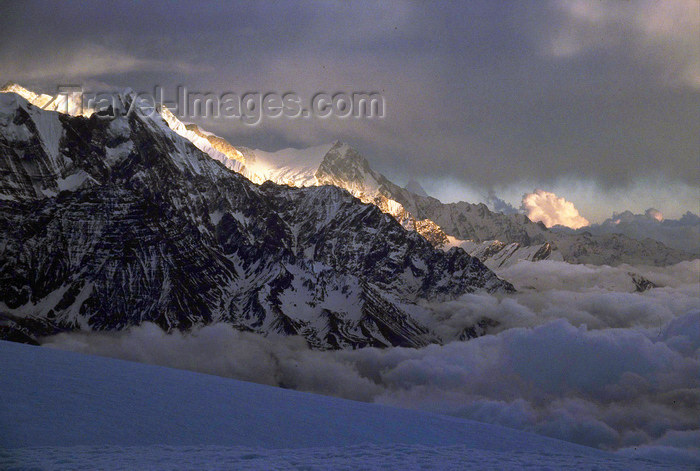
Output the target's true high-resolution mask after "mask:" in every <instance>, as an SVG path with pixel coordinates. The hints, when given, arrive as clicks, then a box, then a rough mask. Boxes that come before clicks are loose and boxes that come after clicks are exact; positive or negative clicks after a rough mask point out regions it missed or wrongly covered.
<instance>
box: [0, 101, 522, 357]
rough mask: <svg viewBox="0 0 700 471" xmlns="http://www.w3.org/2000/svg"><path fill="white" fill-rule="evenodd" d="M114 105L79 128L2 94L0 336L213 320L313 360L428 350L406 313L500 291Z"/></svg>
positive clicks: (388, 232)
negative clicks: (345, 353)
mask: <svg viewBox="0 0 700 471" xmlns="http://www.w3.org/2000/svg"><path fill="white" fill-rule="evenodd" d="M120 100H121V101H120V105H119V106H117V108H118V109H116V110H114V109H113V110H110V113H109V114H110V116H99V115H97V114H93V115H92V116H90V117H83V116H70V115H66V114H61V113H57V112H53V111H45V110H41V109H39V108H37V107H35V106H33V105H31V104H30V103H28V102H27V101H26V100H24V99H23V98H22V97H20V96H18V95H16V94H14V93H0V310H2V311H3V312H4V314H3V317H2V324H1V325H0V328H1V329H0V333H1V334H2V335H4V336H6V337H13V336H14V337H16V338H20V337H21V338H25V337H26V338H27V339H29V340H30V339H31V338H32V337H34V336H39V335H46V334H50V333H53V332H56V331H59V330H74V329H97V330H105V329H123V328H126V327H128V326H130V325H137V324H139V323H141V322H144V321H153V322H156V323H157V324H159V325H160V326H162V327H163V328H165V329H187V328H189V327H191V326H193V325H199V324H205V323H209V322H213V321H225V322H228V323H231V324H232V325H234V326H236V327H237V328H239V329H242V330H250V331H255V332H260V333H263V334H270V333H279V334H283V335H290V334H293V335H297V334H298V335H302V336H304V337H305V338H306V339H307V341H308V342H309V344H311V345H312V346H314V347H316V348H343V347H353V348H354V347H363V346H368V345H373V346H388V345H403V346H413V347H417V346H422V345H425V344H427V343H429V342H434V341H439V339H437V337H436V336H435V335H434V334H432V333H431V332H429V331H428V330H427V329H426V328H425V327H423V326H422V325H420V324H419V323H418V322H416V321H415V320H414V319H413V318H411V316H409V315H408V314H407V313H406V311H405V306H406V304H407V303H412V302H415V301H417V300H419V299H431V300H440V299H449V298H453V297H456V296H459V295H461V294H463V293H467V292H472V291H475V290H478V289H485V290H487V291H490V292H492V291H511V290H512V286H511V285H510V284H509V283H507V282H504V281H502V280H500V279H498V278H497V277H496V275H494V274H493V273H492V272H491V271H490V270H489V269H487V268H486V267H485V266H484V265H483V264H482V263H481V262H479V260H477V259H476V258H472V257H470V256H469V255H468V254H467V253H466V252H464V251H463V250H462V249H458V248H455V249H452V250H450V251H448V252H443V251H441V250H438V249H435V248H434V247H433V246H432V245H431V244H430V243H428V242H427V241H426V240H425V239H424V238H423V237H421V236H420V235H418V234H417V233H415V232H410V231H407V230H405V229H404V228H403V227H401V225H400V224H399V223H398V222H397V221H396V220H394V219H393V218H392V217H390V216H388V215H387V214H385V213H383V212H382V211H380V210H379V209H378V208H377V207H375V206H373V205H368V204H363V203H362V202H361V201H359V200H358V199H356V198H355V197H353V196H352V195H351V194H349V193H348V192H347V191H345V190H342V189H339V188H336V187H333V186H317V187H308V188H292V187H287V186H278V185H276V184H272V183H269V182H268V183H266V184H263V185H262V186H259V185H256V184H254V183H252V182H250V181H249V180H248V179H246V178H245V177H243V176H242V175H240V174H238V173H235V172H233V171H231V170H230V169H228V168H226V167H225V166H224V165H222V164H221V163H220V162H217V161H215V160H213V159H212V158H211V157H210V156H209V155H207V154H205V153H204V152H202V151H200V150H199V149H197V148H196V147H195V146H194V145H193V144H192V142H190V141H189V140H187V139H185V138H183V137H181V136H179V135H178V134H176V133H175V132H173V131H172V130H171V129H170V128H169V127H168V125H167V123H166V122H165V121H164V120H163V119H162V117H161V116H160V115H157V114H156V115H154V116H143V115H141V114H140V113H139V112H134V113H129V114H127V113H125V111H124V110H126V109H128V108H129V105H130V104H131V103H130V100H131V97H130V96H129V95H121V96H120ZM413 308H414V309H415V308H416V306H413Z"/></svg>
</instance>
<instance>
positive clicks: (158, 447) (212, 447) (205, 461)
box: [0, 342, 681, 470]
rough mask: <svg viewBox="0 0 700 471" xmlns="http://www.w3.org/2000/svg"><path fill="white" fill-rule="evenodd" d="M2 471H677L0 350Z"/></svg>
mask: <svg viewBox="0 0 700 471" xmlns="http://www.w3.org/2000/svg"><path fill="white" fill-rule="evenodd" d="M0 362H2V364H3V370H2V381H0V397H2V398H3V406H2V408H0V468H2V469H37V468H38V469H137V468H141V469H399V468H400V469H426V468H430V469H522V468H525V467H536V468H537V469H545V468H548V469H552V468H556V469H629V470H662V469H681V468H679V467H678V466H674V467H671V466H670V465H669V466H667V465H664V464H661V463H657V462H652V461H646V460H639V459H631V458H626V457H622V456H619V455H614V454H610V453H606V452H603V451H600V450H595V449H592V448H587V447H583V446H579V445H574V444H571V443H567V442H562V441H559V440H554V439H550V438H545V437H540V436H537V435H533V434H527V433H524V432H519V431H515V430H510V429H507V428H503V427H499V426H494V425H487V424H482V423H479V422H474V421H469V420H464V419H458V418H453V417H446V416H440V415H434V414H428V413H422V412H417V411H409V410H403V409H396V408H390V407H385V406H379V405H373V404H366V403H359V402H353V401H347V400H342V399H337V398H330V397H324V396H318V395H314V394H308V393H302V392H297V391H291V390H285V389H278V388H272V387H268V386H262V385H256V384H252V383H245V382H241V381H236V380H232V379H227V378H220V377H216V376H208V375H202V374H198V373H192V372H187V371H181V370H173V369H169V368H163V367H157V366H150V365H143V364H137V363H130V362H124V361H119V360H113V359H107V358H100V357H92V356H87V355H81V354H77V353H71V352H64V351H57V350H51V349H48V348H41V347H30V346H27V345H21V344H15V343H11V342H0Z"/></svg>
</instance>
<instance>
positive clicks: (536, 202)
mask: <svg viewBox="0 0 700 471" xmlns="http://www.w3.org/2000/svg"><path fill="white" fill-rule="evenodd" d="M521 209H522V210H523V211H525V214H527V217H529V218H530V219H531V220H532V221H534V222H542V223H543V224H544V225H545V226H547V227H552V226H566V227H570V228H572V229H578V228H579V227H583V226H587V225H589V224H590V223H589V222H588V220H587V219H586V218H584V217H583V216H581V215H580V214H579V212H578V209H576V207H575V206H574V203H572V202H570V201H567V200H566V199H564V198H560V197H558V196H557V195H555V194H554V193H550V192H548V191H544V190H539V189H538V190H535V191H534V192H532V193H527V194H525V195H523V201H522V206H521Z"/></svg>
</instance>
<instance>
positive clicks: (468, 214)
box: [238, 141, 694, 269]
mask: <svg viewBox="0 0 700 471" xmlns="http://www.w3.org/2000/svg"><path fill="white" fill-rule="evenodd" d="M238 150H239V151H240V154H241V155H242V159H241V160H240V162H243V168H241V169H240V170H239V171H240V172H241V173H242V174H243V175H245V176H246V177H248V178H249V179H250V180H252V181H254V182H263V181H266V180H270V181H273V182H275V183H279V184H285V185H292V186H313V185H334V186H337V187H340V188H344V189H346V190H348V191H349V192H350V193H352V194H353V195H354V196H356V197H358V198H359V199H361V200H362V201H364V202H366V203H372V204H374V205H376V206H377V207H379V208H380V209H381V210H382V211H383V212H385V213H387V214H390V215H392V216H393V217H394V218H395V219H396V220H397V221H399V222H400V223H401V224H402V225H403V226H404V227H405V228H406V229H410V230H415V231H417V232H418V233H419V234H421V235H423V236H424V237H425V238H426V239H427V240H428V241H429V242H430V243H431V244H433V245H434V246H435V247H439V248H443V249H445V250H448V249H449V248H451V247H462V248H464V249H465V250H467V251H468V252H469V253H470V254H472V255H473V256H476V257H478V258H479V259H480V260H481V261H482V262H484V263H485V264H486V265H487V266H489V267H490V268H492V269H497V268H500V267H504V266H507V265H509V264H512V263H515V262H517V261H518V260H532V261H537V260H545V259H549V260H563V261H566V262H570V263H590V264H595V265H604V264H605V265H619V264H621V263H629V264H648V265H670V264H674V263H678V262H680V261H682V260H687V259H691V258H693V257H694V256H693V254H692V253H686V252H683V251H681V250H677V249H672V248H669V247H667V246H665V245H664V244H663V243H660V242H658V241H656V240H652V239H642V240H636V239H633V238H631V237H627V236H625V235H624V234H599V235H594V234H590V233H586V232H578V233H572V234H568V233H562V232H557V231H552V230H549V229H547V228H546V227H545V226H544V225H543V224H542V223H534V222H532V221H531V220H530V219H528V218H527V216H525V215H523V214H503V213H498V212H493V211H491V210H489V208H488V207H487V206H486V205H485V204H472V203H467V202H458V203H442V202H441V201H440V200H438V199H436V198H433V197H430V196H421V195H419V194H417V193H414V192H411V191H409V190H408V189H406V188H401V187H399V186H398V185H396V184H394V183H393V182H391V181H390V180H389V179H388V178H386V177H385V176H384V175H382V174H381V173H379V172H376V171H375V170H373V169H372V168H371V166H370V164H369V162H368V161H367V160H366V159H365V158H364V157H363V156H362V155H360V154H359V152H357V151H356V150H355V149H353V148H352V147H350V146H349V145H347V144H345V143H342V142H339V141H336V142H334V143H332V144H327V145H323V146H316V147H312V148H309V149H283V150H280V151H277V152H264V151H260V150H251V149H246V148H240V147H239V148H238Z"/></svg>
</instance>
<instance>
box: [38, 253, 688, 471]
mask: <svg viewBox="0 0 700 471" xmlns="http://www.w3.org/2000/svg"><path fill="white" fill-rule="evenodd" d="M533 268H536V269H534V270H533ZM629 269H630V267H615V268H611V267H592V266H571V265H567V264H564V263H545V262H538V263H534V264H533V263H531V262H523V265H522V266H521V264H518V265H516V266H514V267H512V268H511V269H510V271H509V273H508V275H509V276H511V279H513V280H514V282H516V284H517V285H519V286H520V287H521V289H522V292H521V293H519V294H517V295H515V296H508V297H500V298H499V297H494V296H490V295H483V294H473V295H468V296H465V297H463V298H461V299H459V300H456V301H452V302H449V303H443V304H440V305H437V306H433V310H432V314H431V316H429V318H427V319H423V321H424V322H427V323H428V324H429V325H430V326H431V327H432V328H433V329H435V330H436V331H439V333H440V334H441V335H443V337H445V338H451V336H454V335H456V334H457V333H458V332H460V330H463V329H464V328H465V326H469V325H473V323H474V321H475V320H478V319H480V318H483V317H484V316H487V317H490V318H492V319H493V320H494V321H496V322H497V326H496V327H495V328H493V330H492V331H490V334H489V335H485V336H482V337H478V338H476V339H473V340H470V341H466V342H461V341H452V342H449V343H446V344H445V345H431V346H428V347H426V348H423V349H406V348H390V349H386V350H379V349H361V350H356V351H328V352H319V351H312V350H309V349H308V348H307V346H306V345H305V343H304V342H303V341H301V340H300V339H298V338H290V337H267V338H265V337H261V336H257V335H254V334H250V333H245V332H239V331H236V330H234V329H233V328H231V327H230V326H228V325H225V324H214V325H210V326H207V327H203V328H200V329H198V330H196V331H194V332H192V333H189V334H182V333H178V332H175V333H171V334H166V333H164V332H163V331H161V330H160V329H159V328H157V327H156V326H154V325H151V324H144V325H142V326H140V327H136V328H132V329H130V330H129V331H126V332H119V333H113V332H112V333H90V334H85V333H71V334H60V335H57V336H54V337H49V338H47V339H45V341H44V345H46V346H50V347H55V348H62V349H69V350H75V351H80V352H85V353H93V354H99V355H106V356H112V357H117V358H123V359H128V360H135V361H141V362H147V363H155V364H160V365H166V366H172V367H177V368H185V369H190V370H195V371H201V372H205V373H211V374H217V375H222V376H228V377H233V378H238V379H243V380H248V381H255V382H259V383H264V384H269V385H276V386H281V387H287V388H294V389H299V390H303V391H311V392H316V393H321V394H330V395H335V396H340V397H345V398H349V399H356V400H361V401H372V402H378V403H383V404H390V405H396V406H402V407H409V408H420V409H425V410H429V411H434V412H440V413H447V414H452V415H456V416H461V417H467V418H471V419H475V420H480V421H484V422H490V423H497V424H502V425H506V426H510V427H515V428H519V429H523V430H529V431H534V432H537V433H541V434H544V435H548V436H552V437H556V438H561V439H565V440H570V441H574V442H577V443H582V444H586V445H591V446H596V447H600V448H606V449H619V450H621V451H620V452H621V453H627V454H635V453H638V454H641V455H644V456H650V457H651V456H665V457H666V458H665V459H668V458H669V457H672V458H674V459H679V460H685V461H690V462H697V463H700V455H699V454H698V451H697V449H698V447H697V438H698V436H699V435H700V429H699V428H698V420H697V411H698V410H699V408H700V357H699V354H700V331H699V329H700V327H699V326H700V287H699V286H698V284H697V276H698V273H699V270H700V261H695V262H684V263H682V264H679V265H676V266H673V267H668V268H666V269H662V268H649V269H637V273H638V274H641V275H643V276H647V277H649V279H652V280H653V281H654V282H655V283H657V284H659V285H660V286H663V287H661V288H656V289H653V290H651V291H647V292H644V293H633V292H631V291H632V286H631V285H630V284H628V282H629V280H628V279H629V274H628V273H627V271H628V270H629ZM526 273H529V275H526ZM528 283H530V284H532V285H535V286H534V287H535V288H536V289H537V290H534V289H533V290H528V289H527V288H526V287H525V286H526V285H527V284H528ZM694 460H695V461H694Z"/></svg>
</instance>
